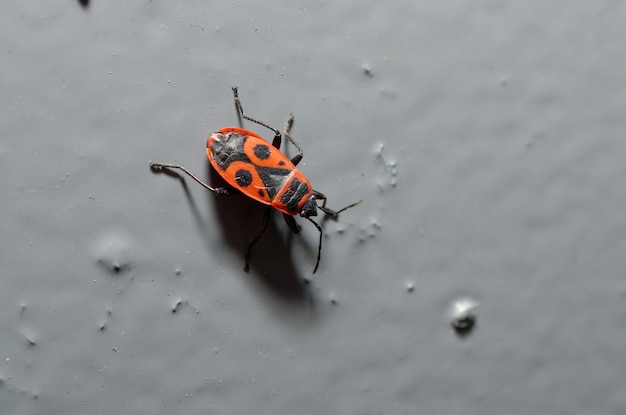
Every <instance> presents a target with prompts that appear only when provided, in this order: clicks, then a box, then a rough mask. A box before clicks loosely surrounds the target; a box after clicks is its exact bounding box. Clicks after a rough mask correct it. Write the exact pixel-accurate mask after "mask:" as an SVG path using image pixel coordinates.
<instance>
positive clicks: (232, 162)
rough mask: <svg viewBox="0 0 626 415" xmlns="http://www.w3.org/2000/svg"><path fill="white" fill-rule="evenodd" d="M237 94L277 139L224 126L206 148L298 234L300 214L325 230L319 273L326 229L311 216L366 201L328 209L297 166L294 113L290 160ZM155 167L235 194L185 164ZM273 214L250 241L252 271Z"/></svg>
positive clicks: (235, 183) (221, 168)
mask: <svg viewBox="0 0 626 415" xmlns="http://www.w3.org/2000/svg"><path fill="white" fill-rule="evenodd" d="M233 95H234V98H235V107H236V108H237V112H238V113H239V116H240V117H241V118H244V119H246V120H248V121H251V122H254V123H256V124H258V125H261V126H263V127H266V128H268V129H270V130H272V131H273V132H274V139H273V140H272V143H271V144H270V143H269V142H268V141H266V140H265V139H263V138H262V137H261V136H260V135H258V134H256V133H254V132H252V131H249V130H244V129H243V128H236V127H226V128H222V129H221V130H219V131H217V132H215V133H213V134H211V135H210V136H209V138H208V139H207V141H206V151H207V156H208V157H209V162H210V163H211V166H213V168H214V169H215V171H217V173H219V175H220V176H222V178H223V179H224V180H226V182H227V183H228V184H229V185H230V186H232V188H234V189H237V190H238V191H240V192H241V193H243V194H245V195H246V196H248V197H250V198H252V199H254V200H256V201H258V202H260V203H263V204H265V205H268V206H270V207H271V208H274V209H276V210H278V211H280V212H282V213H283V216H284V218H285V221H286V222H287V225H288V226H289V229H291V230H292V231H293V232H294V233H298V232H300V227H299V226H298V225H297V224H296V221H295V219H294V218H293V217H294V216H295V215H300V216H302V217H303V218H306V219H307V220H308V221H309V222H311V223H313V224H314V225H315V227H316V228H317V230H318V231H319V232H320V239H319V244H318V248H317V261H316V263H315V269H314V270H313V273H315V271H317V267H318V265H319V262H320V255H321V252H322V227H321V226H320V225H319V224H318V223H317V222H315V221H314V220H313V219H311V217H312V216H317V210H318V209H319V210H321V211H322V212H324V213H325V214H326V215H328V216H330V217H332V218H337V216H339V213H341V212H343V211H344V210H346V209H349V208H351V207H353V206H356V205H358V204H359V203H361V201H360V200H359V201H357V202H356V203H352V204H351V205H348V206H346V207H344V208H342V209H339V210H332V209H329V208H327V207H326V196H324V195H323V194H322V193H320V192H318V191H316V190H314V189H313V187H311V183H309V181H308V180H307V178H306V177H304V175H303V174H302V172H300V170H298V168H297V167H296V165H297V164H298V163H299V162H300V161H301V160H302V157H303V153H302V149H301V148H300V146H299V145H298V143H296V142H295V140H294V139H293V138H291V135H290V130H291V126H292V124H293V116H290V117H289V119H288V120H287V122H286V123H285V129H284V134H285V137H286V138H287V139H288V140H289V141H290V142H291V144H293V145H294V147H296V149H297V150H298V154H297V155H295V156H294V157H293V158H291V159H289V158H288V157H287V156H286V155H285V154H284V153H282V152H281V151H280V144H281V140H282V135H281V133H280V131H278V129H276V128H274V127H271V126H270V125H268V124H265V123H264V122H262V121H259V120H256V119H254V118H252V117H249V116H247V115H245V114H244V113H243V109H242V108H241V102H240V101H239V96H238V95H237V88H236V87H233ZM150 166H151V168H152V169H153V170H155V171H159V170H161V169H164V168H165V169H179V170H181V171H183V172H185V173H186V174H188V175H189V176H190V177H191V178H193V179H194V180H195V181H196V182H198V183H200V184H201V185H202V186H204V187H205V188H206V189H208V190H210V191H212V192H213V193H215V194H220V195H225V194H230V191H229V190H228V189H225V188H221V187H211V186H209V185H208V184H206V183H204V182H203V181H202V180H200V179H199V178H198V177H196V176H194V175H193V174H192V173H191V172H190V171H189V170H187V169H186V168H185V167H184V166H181V165H178V164H169V163H152V162H150ZM318 200H321V201H322V204H321V205H318V204H317V201H318ZM270 213H271V209H270V208H268V209H267V213H266V215H265V219H264V221H263V224H262V226H261V232H260V233H259V234H258V235H257V236H256V237H255V238H254V239H253V240H252V242H250V245H248V251H247V252H246V265H245V267H244V269H246V270H247V269H248V258H249V256H250V252H251V251H252V247H254V245H255V244H256V243H257V241H258V240H259V238H260V237H261V235H262V234H263V232H264V231H265V229H266V228H267V224H268V222H269V216H270V215H269V214H270Z"/></svg>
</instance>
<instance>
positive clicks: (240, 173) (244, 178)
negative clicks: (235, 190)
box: [235, 169, 252, 187]
mask: <svg viewBox="0 0 626 415" xmlns="http://www.w3.org/2000/svg"><path fill="white" fill-rule="evenodd" d="M235 180H237V184H238V185H239V186H241V187H247V186H250V183H252V174H251V173H250V172H249V171H248V170H244V169H239V170H237V173H235Z"/></svg>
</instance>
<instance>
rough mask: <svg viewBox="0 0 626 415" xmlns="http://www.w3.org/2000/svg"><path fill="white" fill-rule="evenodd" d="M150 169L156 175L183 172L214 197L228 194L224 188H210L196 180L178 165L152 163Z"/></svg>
mask: <svg viewBox="0 0 626 415" xmlns="http://www.w3.org/2000/svg"><path fill="white" fill-rule="evenodd" d="M150 169H151V170H152V171H153V172H156V173H159V172H162V171H163V170H164V169H178V170H181V171H183V172H184V173H185V174H187V175H188V176H189V177H191V178H192V179H194V180H195V181H196V182H198V183H199V184H200V185H202V186H203V187H204V188H205V189H207V190H210V191H212V192H213V193H215V194H216V195H229V194H230V192H229V191H228V189H226V188H224V187H211V186H209V185H208V184H206V183H205V182H203V181H202V180H200V179H199V178H197V177H196V176H195V175H194V174H193V173H191V172H190V171H189V170H187V169H186V168H185V167H183V166H180V165H178V164H170V163H153V162H150Z"/></svg>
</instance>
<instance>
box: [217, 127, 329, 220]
mask: <svg viewBox="0 0 626 415" xmlns="http://www.w3.org/2000/svg"><path fill="white" fill-rule="evenodd" d="M206 150H207V156H208V157H209V161H210V162H211V165H212V166H213V168H214V169H215V171H217V172H218V173H219V174H220V176H222V177H223V178H224V180H226V182H227V183H228V184H229V185H231V186H232V187H234V188H236V189H237V190H239V191H240V192H242V193H244V194H245V195H246V196H248V197H250V198H252V199H254V200H256V201H258V202H261V203H263V204H265V205H270V206H272V207H273V208H274V209H276V210H279V211H281V212H283V213H286V214H288V215H297V214H299V213H300V214H302V215H303V216H304V212H309V213H310V209H305V205H307V201H309V200H314V197H313V188H312V187H311V183H309V181H308V180H307V178H306V177H304V174H302V172H301V171H300V170H298V168H297V167H296V166H295V165H294V164H293V163H292V162H291V160H290V159H289V158H288V157H287V156H286V155H285V154H283V153H282V152H281V151H280V150H279V149H277V148H276V147H273V146H272V145H270V143H268V142H267V141H265V139H263V138H262V137H260V136H258V135H257V134H255V133H254V132H252V131H248V130H244V129H242V128H235V127H227V128H222V129H221V130H219V131H218V132H216V133H213V134H211V136H210V137H209V138H208V139H207V142H206ZM316 213H317V212H315V214H316ZM315 214H309V215H307V216H315Z"/></svg>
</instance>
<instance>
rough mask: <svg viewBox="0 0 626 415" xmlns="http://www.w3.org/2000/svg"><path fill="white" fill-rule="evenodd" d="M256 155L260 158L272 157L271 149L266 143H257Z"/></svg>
mask: <svg viewBox="0 0 626 415" xmlns="http://www.w3.org/2000/svg"><path fill="white" fill-rule="evenodd" d="M254 155H255V156H257V157H258V158H259V159H260V160H266V159H268V158H269V157H270V149H269V147H268V146H266V145H265V144H257V145H256V146H254Z"/></svg>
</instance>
